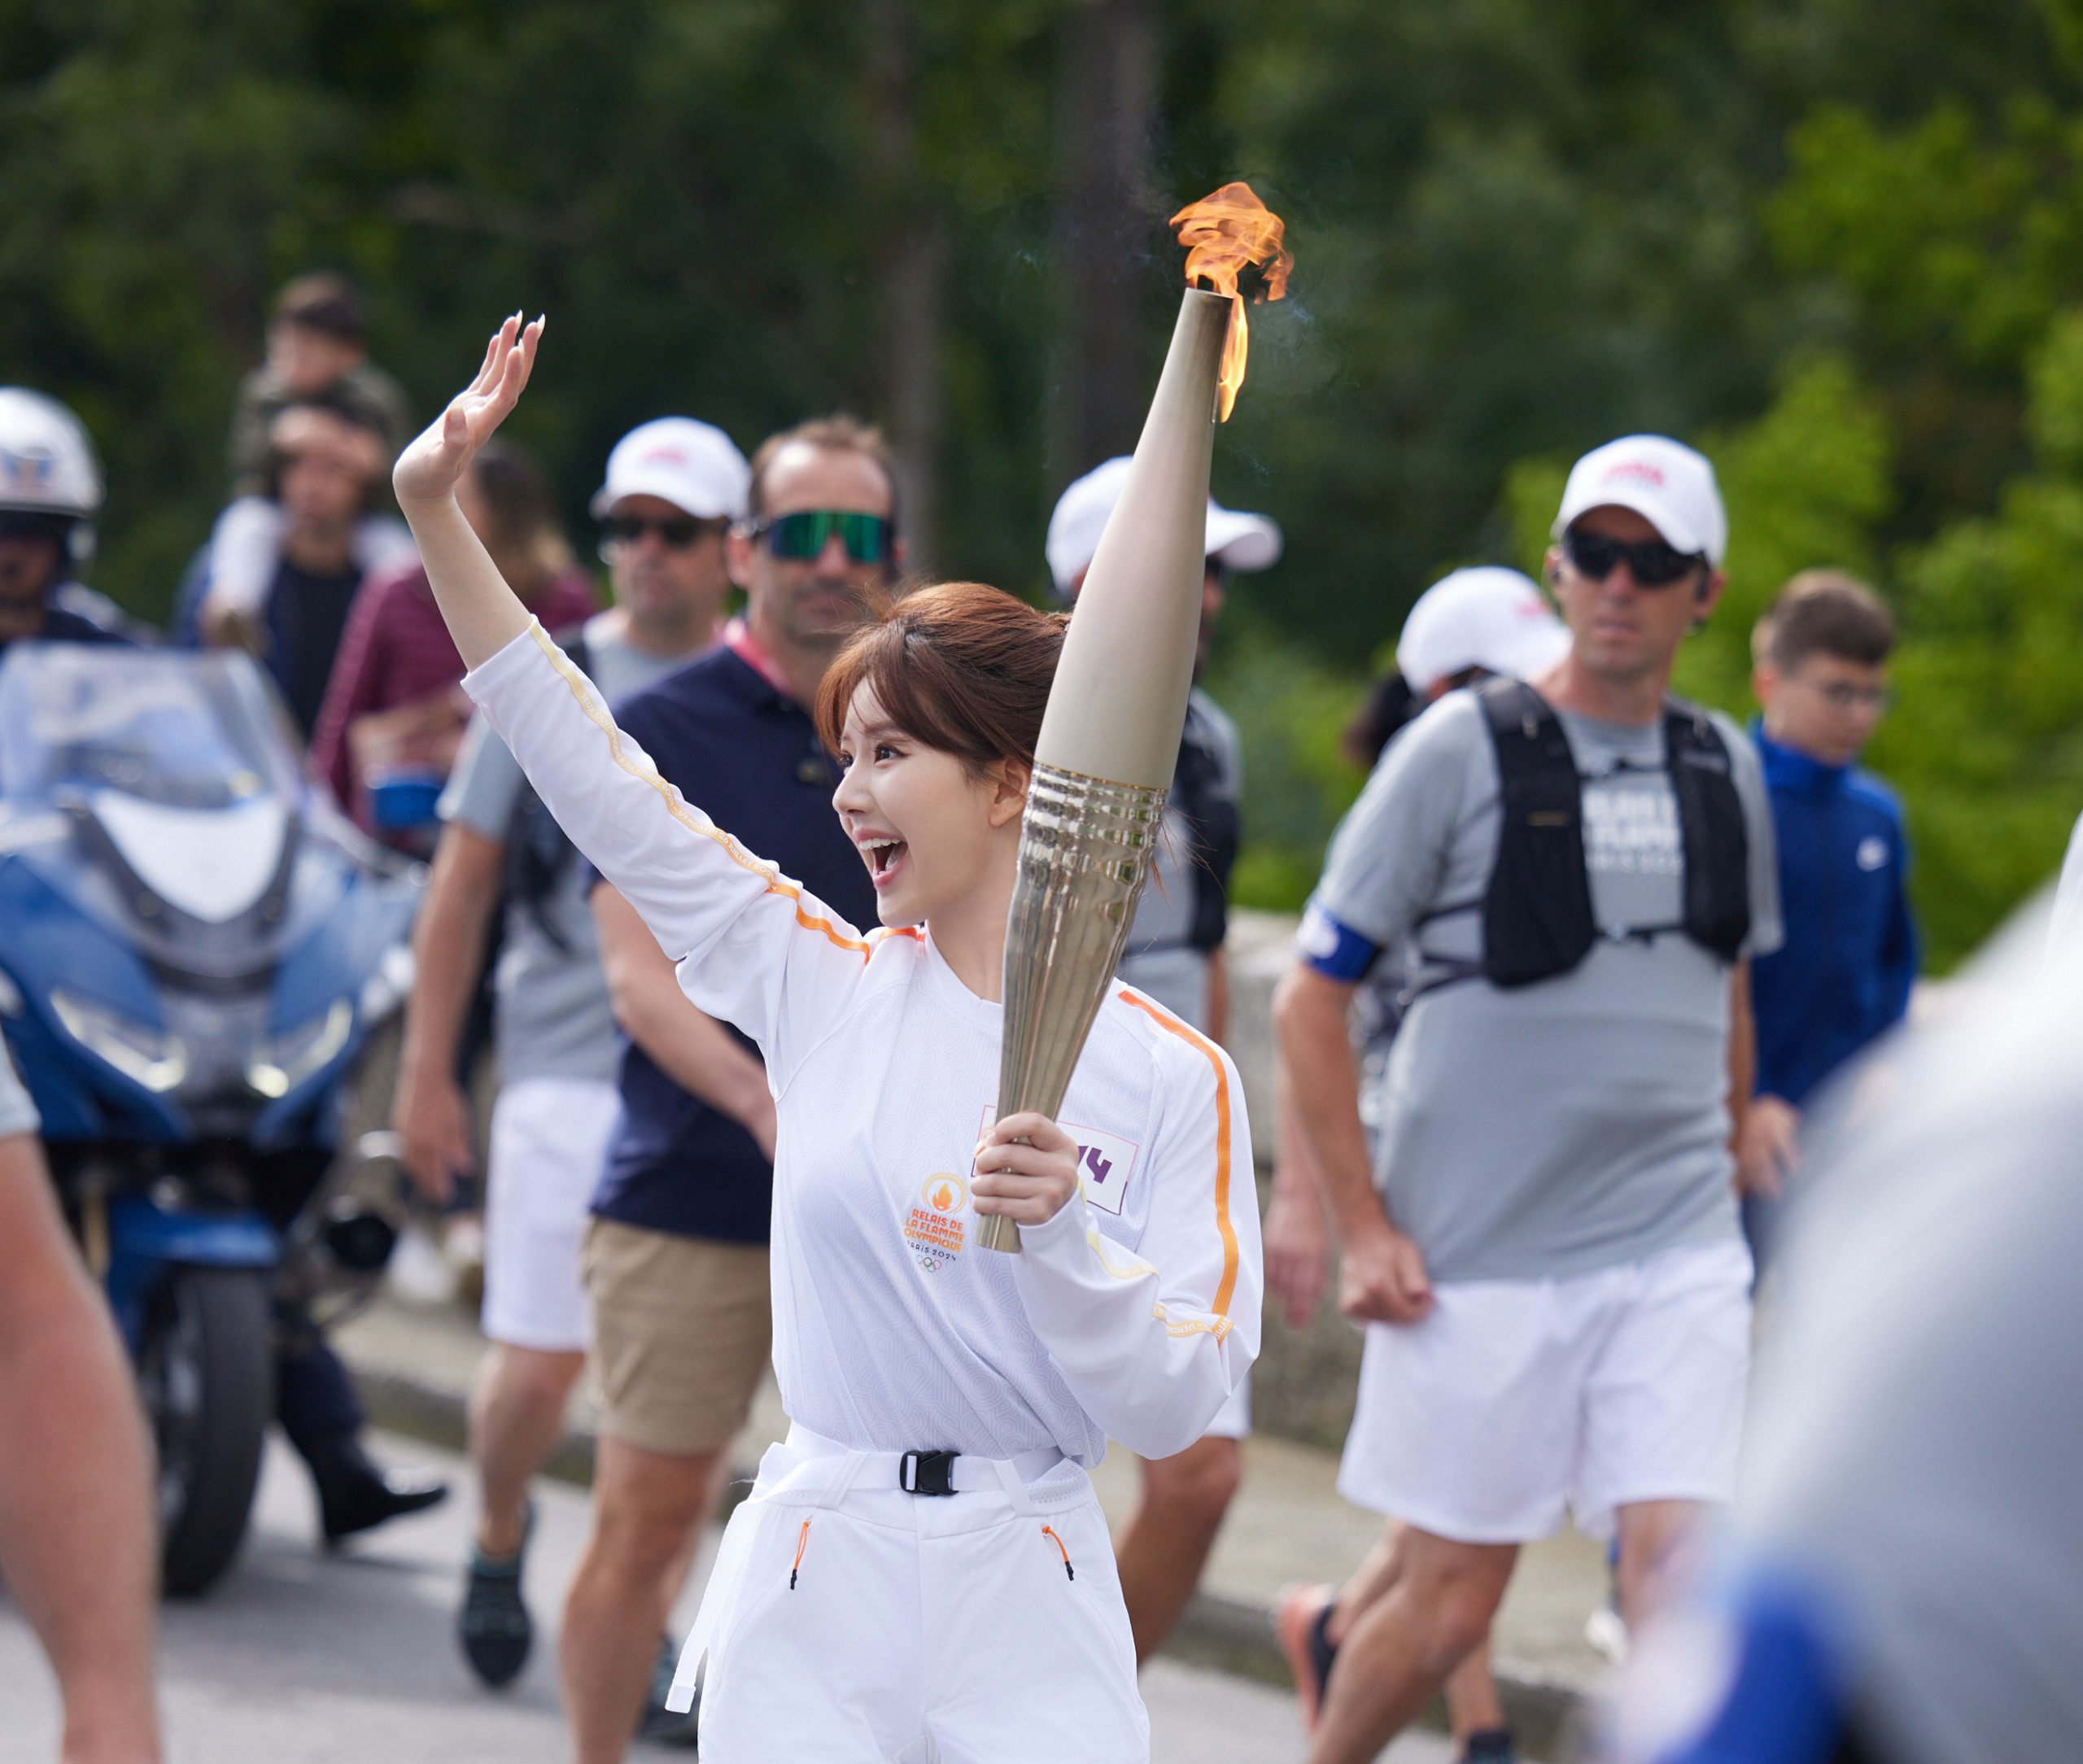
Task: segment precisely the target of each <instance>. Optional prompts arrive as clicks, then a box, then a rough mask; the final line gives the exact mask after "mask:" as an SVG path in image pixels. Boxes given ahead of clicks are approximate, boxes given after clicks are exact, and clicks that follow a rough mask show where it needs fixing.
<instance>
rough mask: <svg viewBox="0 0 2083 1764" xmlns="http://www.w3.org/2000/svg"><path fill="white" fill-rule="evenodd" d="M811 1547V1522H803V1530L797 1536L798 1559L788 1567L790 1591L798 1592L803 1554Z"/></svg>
mask: <svg viewBox="0 0 2083 1764" xmlns="http://www.w3.org/2000/svg"><path fill="white" fill-rule="evenodd" d="M808 1548H810V1521H809V1520H807V1519H806V1520H804V1521H803V1528H802V1530H800V1531H798V1532H797V1534H796V1559H795V1561H793V1562H791V1563H789V1565H788V1590H789V1591H790V1592H794V1591H795V1590H796V1576H797V1574H801V1572H802V1567H803V1552H804V1551H805V1550H806V1549H808Z"/></svg>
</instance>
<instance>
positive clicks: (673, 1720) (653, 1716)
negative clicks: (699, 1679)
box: [636, 1635, 701, 1751]
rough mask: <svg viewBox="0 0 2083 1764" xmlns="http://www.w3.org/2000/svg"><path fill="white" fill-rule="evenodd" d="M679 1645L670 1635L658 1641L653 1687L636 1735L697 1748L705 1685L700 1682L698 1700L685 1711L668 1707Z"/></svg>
mask: <svg viewBox="0 0 2083 1764" xmlns="http://www.w3.org/2000/svg"><path fill="white" fill-rule="evenodd" d="M679 1657H680V1656H679V1648H675V1646H674V1645H673V1638H672V1637H671V1636H670V1635H665V1636H661V1637H660V1638H659V1641H658V1658H657V1661H656V1662H655V1663H654V1664H653V1666H652V1668H651V1689H650V1692H649V1694H648V1695H647V1696H645V1697H644V1713H643V1714H641V1715H640V1716H638V1717H637V1720H636V1737H637V1738H638V1739H640V1740H652V1741H653V1742H654V1743H655V1744H659V1745H676V1746H683V1747H685V1748H686V1749H688V1750H689V1751H692V1750H693V1749H694V1746H695V1743H696V1736H697V1731H698V1730H699V1728H700V1727H701V1686H700V1685H697V1686H696V1687H695V1691H694V1702H693V1704H692V1706H691V1707H690V1708H689V1709H688V1712H687V1713H686V1714H681V1713H680V1712H679V1710H678V1709H668V1708H666V1692H668V1691H670V1689H672V1688H673V1674H674V1673H675V1671H676V1670H678V1669H679Z"/></svg>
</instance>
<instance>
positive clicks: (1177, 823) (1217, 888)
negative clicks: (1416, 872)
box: [1046, 457, 1281, 1661]
mask: <svg viewBox="0 0 2083 1764" xmlns="http://www.w3.org/2000/svg"><path fill="white" fill-rule="evenodd" d="M1128 472H1129V461H1128V460H1127V459H1126V458H1125V457H1121V458H1117V459H1111V460H1108V461H1107V462H1106V463H1105V464H1104V465H1098V466H1095V467H1094V469H1092V470H1091V471H1090V472H1087V473H1086V474H1085V476H1084V477H1082V478H1079V479H1078V480H1077V481H1076V482H1075V483H1073V484H1072V485H1071V486H1070V487H1069V488H1068V489H1067V490H1065V491H1063V495H1062V496H1060V497H1059V498H1058V500H1057V502H1056V507H1055V513H1053V514H1051V515H1050V517H1049V533H1048V539H1047V544H1046V553H1047V557H1048V561H1049V574H1050V578H1051V579H1052V580H1053V581H1054V583H1055V589H1056V592H1057V594H1058V595H1059V596H1061V597H1062V598H1063V599H1064V600H1075V599H1076V595H1077V591H1078V589H1079V587H1080V586H1081V584H1082V583H1083V582H1084V580H1085V571H1086V570H1088V569H1090V567H1091V564H1092V559H1093V556H1094V553H1095V552H1097V551H1098V548H1099V535H1100V534H1101V533H1102V532H1103V531H1105V530H1106V526H1107V517H1108V516H1109V515H1110V514H1111V513H1113V512H1114V504H1116V502H1118V501H1119V500H1120V496H1121V487H1122V485H1123V484H1124V482H1126V481H1127V478H1128ZM1280 552H1281V533H1280V528H1279V527H1278V526H1277V525H1275V524H1274V522H1273V521H1272V520H1270V519H1269V518H1268V517H1266V516H1264V515H1263V514H1245V513H1238V512H1237V511H1235V510H1234V509H1225V508H1224V507H1223V506H1222V505H1221V504H1220V503H1218V502H1216V500H1214V499H1213V498H1212V497H1211V498H1210V499H1209V501H1208V505H1207V571H1206V573H1205V574H1204V575H1203V578H1202V581H1201V625H1200V644H1199V648H1198V650H1197V651H1196V652H1195V654H1194V675H1195V678H1196V679H1198V678H1199V675H1200V673H1201V670H1203V669H1204V668H1205V667H1206V666H1207V660H1208V655H1209V652H1210V650H1211V648H1212V645H1213V643H1214V637H1215V624H1216V619H1217V618H1219V617H1220V616H1221V612H1222V606H1223V601H1224V599H1225V585H1226V583H1227V581H1228V579H1229V574H1230V573H1231V572H1232V571H1234V570H1265V569H1269V568H1270V567H1271V566H1272V565H1273V564H1274V563H1276V562H1277V561H1279V558H1280ZM1241 790H1242V760H1241V753H1240V748H1239V744H1238V739H1237V726H1236V725H1235V724H1234V723H1232V722H1231V721H1230V720H1229V717H1228V716H1227V715H1226V714H1225V713H1224V711H1223V710H1222V709H1221V706H1220V705H1217V704H1216V702H1215V701H1214V700H1213V699H1212V698H1210V697H1209V696H1207V693H1206V692H1203V691H1202V690H1201V689H1200V688H1199V685H1196V686H1195V687H1194V690H1193V693H1192V696H1190V698H1189V699H1188V701H1187V705H1186V728H1185V730H1184V731H1183V732H1182V734H1181V739H1180V743H1179V763H1178V768H1177V771H1175V772H1174V774H1173V779H1172V790H1171V794H1170V796H1169V797H1168V800H1167V802H1166V805H1165V828H1164V837H1163V838H1162V839H1161V840H1160V841H1159V845H1158V848H1157V855H1156V857H1155V859H1154V860H1153V862H1152V863H1151V878H1150V880H1149V882H1148V883H1147V884H1146V885H1145V887H1144V889H1143V892H1142V903H1141V904H1140V905H1139V906H1138V907H1137V909H1136V916H1135V923H1133V925H1132V926H1130V928H1129V946H1128V953H1127V954H1125V955H1124V957H1123V958H1122V961H1121V967H1120V973H1121V977H1122V978H1123V979H1124V980H1127V981H1128V982H1129V985H1133V986H1136V987H1138V988H1140V989H1142V991H1144V992H1146V993H1149V994H1150V995H1151V998H1155V999H1156V1000H1157V1002H1159V1004H1161V1005H1163V1006H1165V1007H1166V1008H1167V1009H1168V1010H1170V1011H1173V1012H1174V1013H1175V1014H1177V1015H1178V1016H1180V1017H1181V1018H1182V1019H1184V1020H1186V1022H1187V1023H1189V1024H1192V1025H1193V1027H1194V1028H1197V1029H1199V1030H1201V1031H1202V1032H1203V1033H1205V1034H1207V1035H1208V1036H1210V1037H1213V1038H1214V1039H1215V1040H1216V1041H1221V1039H1222V1038H1223V1034H1224V1031H1225V1028H1226V1027H1227V1017H1228V1013H1229V989H1228V984H1227V975H1226V972H1225V969H1224V967H1223V961H1222V945H1223V940H1224V937H1225V934H1226V933H1227V931H1228V928H1229V872H1230V870H1231V867H1233V866H1234V864H1235V862H1236V860H1237V845H1238V795H1239V793H1240V792H1241ZM1250 1430H1251V1387H1250V1386H1249V1385H1248V1384H1246V1385H1244V1386H1240V1387H1239V1388H1238V1391H1237V1394H1236V1395H1234V1396H1233V1397H1232V1398H1231V1399H1229V1402H1228V1403H1227V1404H1225V1405H1224V1407H1223V1409H1222V1412H1221V1413H1220V1414H1219V1415H1217V1416H1216V1418H1215V1420H1214V1421H1213V1423H1212V1425H1211V1426H1210V1427H1209V1429H1208V1431H1207V1434H1206V1435H1205V1436H1204V1437H1203V1439H1200V1440H1199V1441H1198V1442H1197V1443H1195V1444H1194V1445H1192V1446H1190V1447H1188V1448H1187V1449H1186V1451H1184V1452H1181V1453H1179V1454H1178V1456H1176V1457H1171V1458H1165V1459H1162V1460H1158V1461H1149V1462H1146V1464H1145V1465H1144V1466H1143V1500H1142V1505H1141V1506H1140V1507H1139V1508H1138V1509H1137V1510H1136V1513H1135V1514H1134V1516H1133V1517H1132V1518H1131V1519H1130V1520H1129V1523H1128V1525H1127V1526H1125V1527H1124V1528H1123V1530H1122V1532H1121V1536H1120V1545H1119V1547H1118V1550H1117V1554H1118V1557H1119V1558H1120V1574H1121V1593H1122V1596H1123V1598H1124V1600H1125V1601H1126V1603H1127V1605H1128V1608H1129V1624H1130V1626H1131V1627H1132V1628H1133V1631H1134V1632H1135V1642H1136V1657H1137V1658H1138V1660H1139V1661H1140V1660H1146V1659H1147V1658H1149V1657H1150V1656H1151V1654H1152V1653H1155V1652H1156V1651H1157V1649H1158V1648H1159V1646H1161V1645H1162V1644H1163V1643H1164V1638H1165V1636H1166V1635H1168V1634H1169V1633H1170V1632H1171V1630H1172V1627H1173V1625H1174V1624H1175V1623H1177V1622H1178V1620H1179V1617H1180V1614H1181V1613H1182V1612H1183V1611H1184V1610H1185V1609H1186V1605H1187V1602H1188V1600H1190V1599H1191V1598H1192V1597H1193V1595H1194V1587H1196V1586H1198V1585H1199V1583H1200V1577H1201V1570H1202V1569H1203V1567H1204V1566H1206V1565H1207V1556H1208V1552H1209V1550H1210V1549H1211V1548H1213V1546H1214V1544H1215V1536H1216V1532H1217V1531H1218V1530H1220V1529H1221V1525H1222V1520H1223V1516H1224V1514H1225V1513H1227V1512H1228V1511H1229V1504H1230V1502H1231V1501H1232V1500H1234V1498H1235V1497H1236V1493H1237V1488H1238V1482H1239V1481H1240V1480H1241V1478H1242V1474H1243V1460H1242V1453H1241V1452H1240V1451H1239V1449H1238V1440H1239V1439H1242V1436H1243V1435H1244V1434H1247V1433H1248V1432H1250Z"/></svg>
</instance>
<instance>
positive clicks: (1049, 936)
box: [976, 712, 1183, 1252]
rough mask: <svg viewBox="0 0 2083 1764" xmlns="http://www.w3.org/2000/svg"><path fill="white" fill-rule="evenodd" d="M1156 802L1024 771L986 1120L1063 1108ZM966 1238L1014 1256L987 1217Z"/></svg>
mask: <svg viewBox="0 0 2083 1764" xmlns="http://www.w3.org/2000/svg"><path fill="white" fill-rule="evenodd" d="M1181 714H1182V716H1183V712H1182V713H1181ZM1174 739H1175V740H1176V739H1177V737H1176V736H1175V737H1174ZM1164 797H1165V792H1164V791H1163V790H1160V789H1153V788H1149V787H1147V786H1143V785H1136V784H1111V783H1109V782H1107V780H1105V779H1099V778H1086V777H1082V776H1081V775H1078V774H1076V773H1075V772H1066V771H1061V770H1059V768H1057V767H1055V766H1050V765H1047V764H1046V763H1042V764H1037V766H1035V768H1034V775H1033V779H1032V780H1031V781H1030V783H1029V784H1028V792H1027V812H1026V815H1025V818H1024V822H1023V823H1022V826H1021V829H1020V873H1019V877H1018V880H1016V881H1015V884H1014V886H1013V897H1012V910H1011V913H1010V915H1008V917H1007V924H1006V966H1005V1030H1004V1042H1003V1046H1002V1050H1001V1054H1000V1058H999V1063H998V1120H1005V1119H1007V1116H1013V1115H1017V1114H1018V1113H1020V1111H1021V1110H1023V1109H1033V1111H1035V1112H1036V1113H1037V1114H1040V1115H1046V1116H1048V1117H1049V1119H1050V1120H1055V1118H1056V1113H1057V1111H1058V1110H1059V1109H1060V1108H1061V1107H1063V1094H1064V1093H1065V1092H1066V1091H1067V1090H1068V1089H1070V1082H1071V1072H1072V1069H1073V1068H1075V1067H1076V1064H1077V1060H1078V1055H1079V1054H1081V1052H1082V1051H1083V1050H1084V1048H1085V1036H1086V1034H1087V1033H1089V1032H1090V1029H1091V1028H1092V1023H1093V1019H1094V1018H1095V1017H1096V1016H1098V1015H1099V1007H1100V1005H1101V1004H1102V1003H1103V1002H1104V1000H1105V998H1106V996H1107V988H1108V986H1109V985H1111V984H1112V983H1113V979H1114V970H1115V969H1116V967H1119V966H1120V960H1121V952H1122V950H1124V948H1125V947H1126V946H1127V944H1128V939H1129V921H1130V920H1131V919H1133V918H1134V917H1135V910H1136V902H1137V899H1138V897H1139V896H1140V895H1141V893H1142V884H1143V878H1144V876H1145V875H1146V873H1147V871H1148V869H1149V864H1150V854H1151V851H1152V850H1153V849H1155V846H1156V844H1157V837H1158V833H1159V829H1160V828H1161V827H1162V826H1163V825H1164ZM976 1241H977V1242H979V1243H980V1244H981V1245H983V1247H985V1249H989V1250H1002V1251H1009V1252H1016V1251H1018V1250H1019V1248H1020V1228H1019V1227H1018V1226H1017V1225H1015V1224H1014V1223H1013V1222H1012V1221H1011V1220H1010V1219H1007V1218H1006V1217H1005V1216H1003V1215H1002V1214H993V1215H992V1216H990V1217H989V1218H987V1219H985V1220H981V1221H980V1222H979V1224H978V1225H977V1228H976Z"/></svg>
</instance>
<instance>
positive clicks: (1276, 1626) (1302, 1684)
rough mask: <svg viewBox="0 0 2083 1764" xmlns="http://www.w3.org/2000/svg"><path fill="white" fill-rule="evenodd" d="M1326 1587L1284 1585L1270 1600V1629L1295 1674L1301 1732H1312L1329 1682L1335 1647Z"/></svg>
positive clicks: (1336, 1650)
mask: <svg viewBox="0 0 2083 1764" xmlns="http://www.w3.org/2000/svg"><path fill="white" fill-rule="evenodd" d="M1332 1591H1333V1589H1332V1588H1331V1587H1326V1586H1294V1587H1283V1588H1282V1591H1281V1593H1280V1596H1279V1597H1278V1598H1277V1599H1276V1600H1274V1602H1273V1635H1274V1638H1275V1639H1276V1640H1277V1641H1278V1642H1279V1643H1280V1651H1281V1652H1282V1653H1283V1654H1285V1655H1286V1656H1287V1670H1289V1671H1290V1672H1291V1673H1293V1674H1295V1696H1296V1697H1297V1698H1298V1699H1299V1701H1300V1703H1301V1705H1302V1731H1304V1733H1314V1732H1315V1731H1317V1715H1318V1714H1319V1713H1320V1712H1321V1709H1322V1708H1323V1705H1324V1687H1325V1685H1326V1684H1328V1683H1330V1677H1331V1666H1332V1664H1333V1662H1334V1661H1336V1660H1337V1658H1338V1647H1337V1644H1335V1643H1334V1642H1333V1641H1332V1640H1331V1638H1330V1621H1331V1594H1332Z"/></svg>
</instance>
